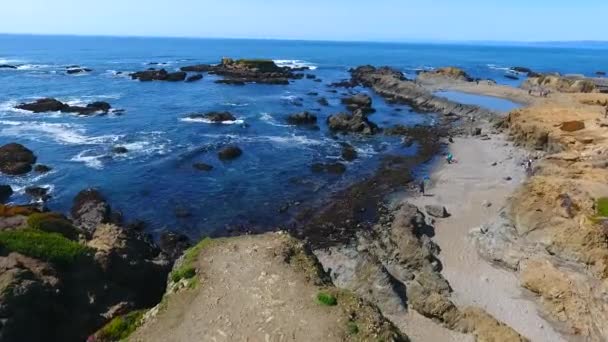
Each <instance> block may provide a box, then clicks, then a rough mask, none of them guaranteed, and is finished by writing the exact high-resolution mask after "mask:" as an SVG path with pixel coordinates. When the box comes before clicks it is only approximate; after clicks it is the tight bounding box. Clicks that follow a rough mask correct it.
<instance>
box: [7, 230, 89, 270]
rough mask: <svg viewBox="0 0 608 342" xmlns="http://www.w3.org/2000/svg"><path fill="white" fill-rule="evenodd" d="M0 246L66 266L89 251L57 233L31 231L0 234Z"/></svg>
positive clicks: (13, 231)
mask: <svg viewBox="0 0 608 342" xmlns="http://www.w3.org/2000/svg"><path fill="white" fill-rule="evenodd" d="M0 246H2V247H3V248H6V249H7V250H9V251H11V252H17V253H21V254H24V255H27V256H29V257H32V258H36V259H41V260H44V261H48V262H52V263H55V264H58V265H62V266H68V265H70V264H72V263H74V262H75V261H76V260H77V259H79V258H81V257H84V256H85V255H86V254H87V252H88V251H89V249H88V248H87V247H85V246H83V245H81V244H79V243H77V242H74V241H70V240H68V239H66V238H65V237H63V236H62V235H60V234H57V233H47V232H43V231H38V230H33V229H23V230H12V231H3V232H0Z"/></svg>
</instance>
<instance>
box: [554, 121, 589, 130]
mask: <svg viewBox="0 0 608 342" xmlns="http://www.w3.org/2000/svg"><path fill="white" fill-rule="evenodd" d="M560 129H561V130H562V131H564V132H576V131H580V130H582V129H585V123H584V122H582V121H576V120H575V121H566V122H562V124H561V126H560Z"/></svg>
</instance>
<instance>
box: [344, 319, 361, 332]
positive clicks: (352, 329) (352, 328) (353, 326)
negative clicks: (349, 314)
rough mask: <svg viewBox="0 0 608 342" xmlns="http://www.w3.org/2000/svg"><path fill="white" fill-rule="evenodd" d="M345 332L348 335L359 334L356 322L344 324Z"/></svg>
mask: <svg viewBox="0 0 608 342" xmlns="http://www.w3.org/2000/svg"><path fill="white" fill-rule="evenodd" d="M346 331H347V332H348V334H349V335H357V334H358V333H359V326H358V325H357V322H353V321H348V323H346Z"/></svg>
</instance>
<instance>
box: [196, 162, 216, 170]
mask: <svg viewBox="0 0 608 342" xmlns="http://www.w3.org/2000/svg"><path fill="white" fill-rule="evenodd" d="M192 167H194V168H195V169H196V170H199V171H211V170H213V166H212V165H209V164H205V163H194V164H193V165H192Z"/></svg>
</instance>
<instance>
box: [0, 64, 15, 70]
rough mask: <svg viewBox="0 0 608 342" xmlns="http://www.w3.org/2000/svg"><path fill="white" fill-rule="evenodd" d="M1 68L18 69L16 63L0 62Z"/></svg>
mask: <svg viewBox="0 0 608 342" xmlns="http://www.w3.org/2000/svg"><path fill="white" fill-rule="evenodd" d="M0 69H17V67H16V66H14V65H8V64H0Z"/></svg>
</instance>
